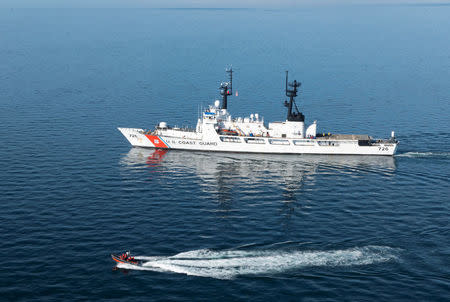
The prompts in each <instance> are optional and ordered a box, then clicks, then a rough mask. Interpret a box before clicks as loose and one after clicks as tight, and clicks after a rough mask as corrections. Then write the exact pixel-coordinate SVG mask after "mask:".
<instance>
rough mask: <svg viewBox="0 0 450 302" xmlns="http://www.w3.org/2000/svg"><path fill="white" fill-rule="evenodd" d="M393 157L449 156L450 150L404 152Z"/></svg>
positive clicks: (445, 157)
mask: <svg viewBox="0 0 450 302" xmlns="http://www.w3.org/2000/svg"><path fill="white" fill-rule="evenodd" d="M395 157H410V158H417V157H420V158H421V157H425V158H444V159H447V158H450V152H405V153H400V154H397V155H396V156H395Z"/></svg>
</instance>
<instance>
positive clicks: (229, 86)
mask: <svg viewBox="0 0 450 302" xmlns="http://www.w3.org/2000/svg"><path fill="white" fill-rule="evenodd" d="M225 71H226V72H227V73H228V74H229V77H230V81H229V82H222V83H221V84H220V87H219V89H220V95H221V96H222V107H221V109H227V107H228V96H229V95H232V94H233V68H232V67H230V68H229V69H226V70H225Z"/></svg>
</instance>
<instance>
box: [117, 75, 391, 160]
mask: <svg viewBox="0 0 450 302" xmlns="http://www.w3.org/2000/svg"><path fill="white" fill-rule="evenodd" d="M227 73H228V75H229V81H228V82H223V83H222V84H221V85H220V94H221V96H222V101H219V100H216V101H215V102H214V104H213V105H210V106H209V107H208V108H206V109H205V110H204V111H203V112H202V113H201V116H200V117H199V118H198V121H197V126H196V128H195V129H191V128H177V127H170V126H169V125H168V124H167V123H166V122H160V123H159V124H158V125H157V126H156V127H155V129H153V130H147V129H141V128H118V129H119V130H120V132H122V134H123V135H124V136H125V137H126V139H127V140H128V141H129V142H130V143H131V145H133V146H137V147H149V148H162V149H183V150H200V151H221V152H248V153H278V154H347V155H349V154H353V155H388V156H392V155H394V154H395V151H396V150H397V145H398V141H397V140H396V139H395V136H394V131H392V133H391V137H390V138H389V139H373V138H372V137H370V136H368V135H356V134H322V133H317V123H316V121H314V122H313V123H312V124H311V125H309V126H308V127H307V128H306V129H305V116H304V115H303V114H302V113H301V112H300V111H299V110H298V107H297V105H296V103H295V97H296V96H297V93H298V89H299V87H300V85H301V84H300V83H299V82H297V81H296V80H294V81H293V82H289V81H288V73H287V72H286V88H285V93H286V96H287V97H288V100H286V101H285V102H284V105H285V106H286V107H287V116H286V120H285V121H282V122H271V123H268V125H266V124H265V123H264V119H263V118H262V117H261V116H260V115H259V114H258V113H255V114H250V116H248V117H244V118H242V117H237V118H233V117H232V116H231V114H230V113H229V112H228V97H229V96H232V95H233V71H232V69H231V68H230V69H228V70H227Z"/></svg>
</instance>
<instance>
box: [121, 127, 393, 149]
mask: <svg viewBox="0 0 450 302" xmlns="http://www.w3.org/2000/svg"><path fill="white" fill-rule="evenodd" d="M118 129H119V130H120V132H121V133H122V134H123V135H124V136H125V138H126V139H127V140H128V141H129V142H130V144H131V145H132V146H136V147H147V148H161V149H179V150H197V151H220V152H244V153H273V154H341V155H384V156H392V155H394V154H395V152H396V150H397V142H395V141H389V140H380V141H376V142H373V143H371V144H369V145H361V143H360V141H359V140H358V139H351V136H347V137H350V138H348V139H339V137H337V138H336V139H333V137H329V138H319V137H318V138H308V139H306V138H305V139H302V138H279V137H253V136H227V135H220V134H216V135H214V134H209V135H205V136H206V137H203V133H197V132H192V131H183V130H181V129H180V130H178V131H173V130H172V131H170V132H171V133H170V134H171V135H167V134H166V135H165V134H164V133H161V132H164V131H159V133H158V131H156V132H152V133H150V132H148V131H145V130H144V129H139V128H118ZM166 132H169V131H166ZM174 134H175V135H174ZM176 134H179V135H176Z"/></svg>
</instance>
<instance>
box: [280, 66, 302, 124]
mask: <svg viewBox="0 0 450 302" xmlns="http://www.w3.org/2000/svg"><path fill="white" fill-rule="evenodd" d="M288 73H289V72H288V71H287V70H286V88H285V89H286V96H287V97H289V102H288V101H287V100H286V101H284V106H285V107H287V108H288V112H287V118H286V119H287V120H288V121H296V122H303V121H305V116H304V115H303V114H302V113H301V112H300V111H299V110H298V107H297V104H296V103H295V99H294V98H295V97H296V96H297V92H298V90H297V88H298V87H300V86H301V85H302V83H300V82H297V80H294V81H293V82H290V83H289V80H288ZM294 107H295V109H294Z"/></svg>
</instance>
